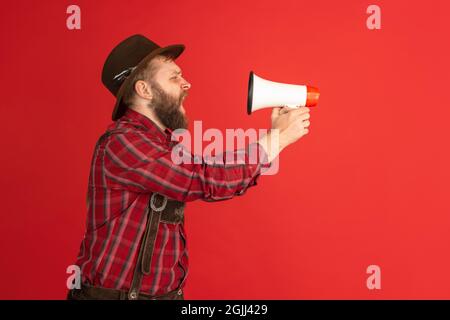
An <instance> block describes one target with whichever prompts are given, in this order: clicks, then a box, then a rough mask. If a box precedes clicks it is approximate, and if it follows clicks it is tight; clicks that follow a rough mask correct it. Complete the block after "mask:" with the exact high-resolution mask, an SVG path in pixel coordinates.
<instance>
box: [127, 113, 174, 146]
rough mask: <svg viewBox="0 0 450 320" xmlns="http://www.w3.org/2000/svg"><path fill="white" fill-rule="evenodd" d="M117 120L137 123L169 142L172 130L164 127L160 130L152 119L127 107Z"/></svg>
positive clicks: (163, 140)
mask: <svg viewBox="0 0 450 320" xmlns="http://www.w3.org/2000/svg"><path fill="white" fill-rule="evenodd" d="M119 121H126V122H133V123H134V124H139V125H140V126H141V127H143V129H145V130H148V131H150V132H151V133H153V134H155V135H156V136H158V137H159V138H160V139H161V141H162V142H166V143H170V142H171V137H172V130H171V129H170V128H166V129H165V130H162V129H161V128H160V127H159V126H158V125H157V124H156V123H155V122H154V121H153V120H152V119H150V118H148V117H146V116H144V115H143V114H141V113H139V112H137V111H134V110H132V109H130V108H128V109H127V110H126V111H125V114H124V115H123V117H121V118H120V119H119Z"/></svg>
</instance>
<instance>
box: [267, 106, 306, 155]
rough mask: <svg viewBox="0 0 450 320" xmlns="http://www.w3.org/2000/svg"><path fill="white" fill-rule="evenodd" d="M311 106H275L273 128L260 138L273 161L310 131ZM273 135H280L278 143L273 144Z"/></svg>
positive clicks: (272, 117)
mask: <svg viewBox="0 0 450 320" xmlns="http://www.w3.org/2000/svg"><path fill="white" fill-rule="evenodd" d="M309 118H310V114H309V108H307V107H300V108H298V109H290V108H287V107H277V108H273V110H272V115H271V120H272V129H273V130H271V131H270V132H269V133H268V134H267V135H265V136H263V137H261V138H260V139H259V141H258V142H259V144H260V145H262V146H263V148H264V149H265V150H266V153H267V155H268V158H269V162H271V161H272V160H273V159H274V158H276V156H277V155H278V154H279V153H280V152H281V150H283V149H284V148H285V147H287V146H288V145H290V144H292V143H294V142H295V141H297V140H298V139H300V138H301V137H303V136H304V135H306V134H308V132H309V129H308V127H309V125H310V121H309ZM272 135H278V137H277V138H278V139H274V141H277V142H276V143H277V145H274V146H272V145H271V141H273V140H272Z"/></svg>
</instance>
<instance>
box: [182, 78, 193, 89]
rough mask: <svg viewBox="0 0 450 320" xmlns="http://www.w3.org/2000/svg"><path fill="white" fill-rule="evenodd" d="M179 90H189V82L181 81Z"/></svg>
mask: <svg viewBox="0 0 450 320" xmlns="http://www.w3.org/2000/svg"><path fill="white" fill-rule="evenodd" d="M181 88H182V89H183V90H189V89H190V88H191V84H190V83H189V82H187V81H186V80H184V81H183V83H182V85H181Z"/></svg>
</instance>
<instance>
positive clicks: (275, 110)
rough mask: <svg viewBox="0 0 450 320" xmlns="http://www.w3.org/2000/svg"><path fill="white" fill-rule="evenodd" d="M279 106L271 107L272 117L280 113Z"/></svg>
mask: <svg viewBox="0 0 450 320" xmlns="http://www.w3.org/2000/svg"><path fill="white" fill-rule="evenodd" d="M280 110H281V107H275V108H273V109H272V118H274V117H278V116H279V115H280Z"/></svg>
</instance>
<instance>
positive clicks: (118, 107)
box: [112, 44, 185, 121]
mask: <svg viewBox="0 0 450 320" xmlns="http://www.w3.org/2000/svg"><path fill="white" fill-rule="evenodd" d="M184 49H185V46H184V45H182V44H174V45H171V46H167V47H163V48H158V49H156V50H153V51H152V52H151V53H149V54H148V55H147V56H146V57H145V58H144V59H142V60H141V62H139V64H138V65H137V66H136V68H135V69H134V70H133V71H132V72H131V73H130V75H129V76H128V77H127V78H126V79H125V81H124V82H123V83H122V85H121V86H120V88H119V90H118V91H117V95H116V104H115V106H114V110H113V113H112V119H113V121H116V120H117V119H119V118H120V117H121V116H123V115H124V113H125V111H126V109H127V106H126V105H124V104H123V102H122V97H123V94H124V93H125V92H126V90H127V89H128V87H129V86H130V85H131V78H132V76H133V75H134V74H136V73H137V72H139V71H141V70H142V69H143V68H144V67H146V66H147V63H148V62H149V61H150V60H151V59H153V58H154V57H156V56H157V55H165V54H169V55H170V56H172V57H173V59H176V58H178V57H179V56H180V55H181V54H182V53H183V51H184Z"/></svg>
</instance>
